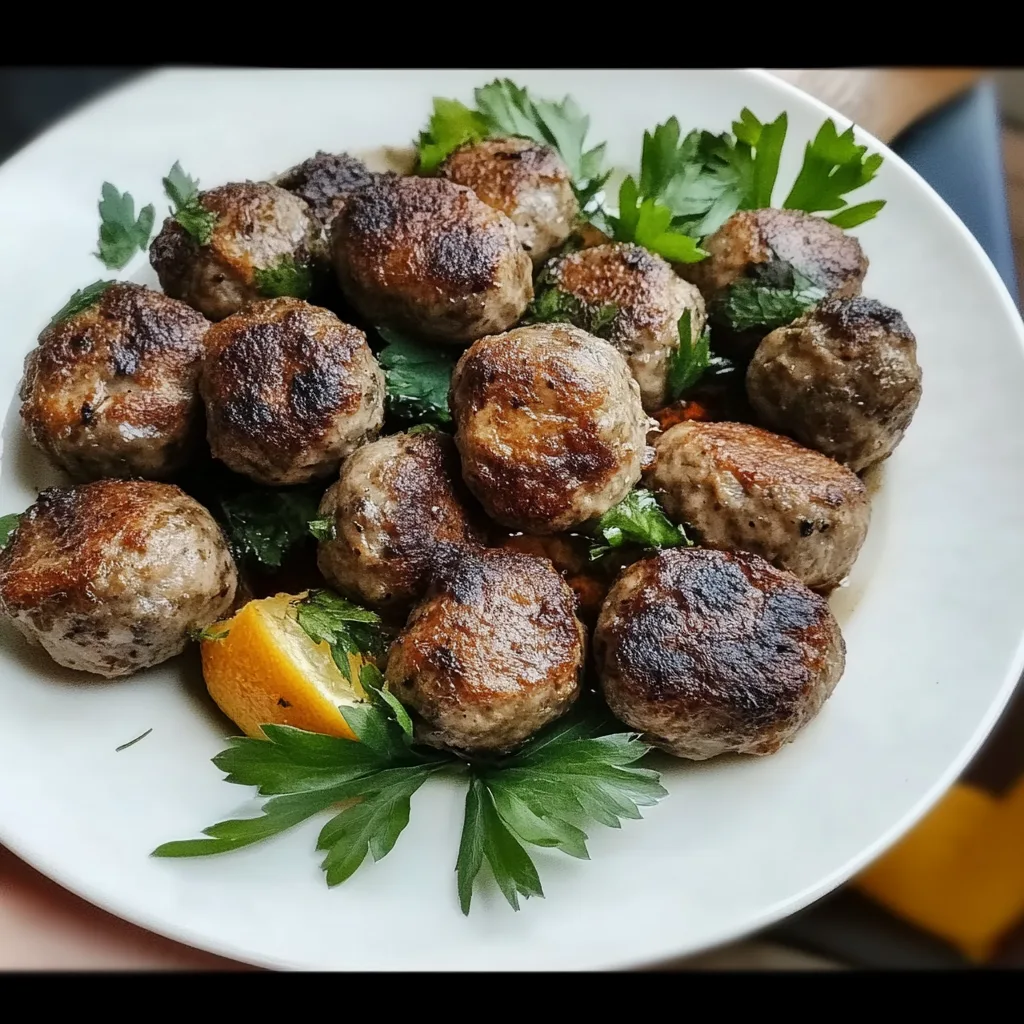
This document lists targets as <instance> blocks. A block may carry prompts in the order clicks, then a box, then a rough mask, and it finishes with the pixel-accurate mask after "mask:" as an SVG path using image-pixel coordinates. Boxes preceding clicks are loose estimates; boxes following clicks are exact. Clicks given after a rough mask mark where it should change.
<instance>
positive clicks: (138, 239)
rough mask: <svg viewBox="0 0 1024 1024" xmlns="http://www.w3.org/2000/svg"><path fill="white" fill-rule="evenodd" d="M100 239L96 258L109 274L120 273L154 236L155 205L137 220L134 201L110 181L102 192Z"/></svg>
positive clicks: (140, 214) (144, 210)
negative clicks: (113, 271)
mask: <svg viewBox="0 0 1024 1024" xmlns="http://www.w3.org/2000/svg"><path fill="white" fill-rule="evenodd" d="M99 211H100V237H99V245H98V247H97V249H98V251H97V252H96V258H97V259H98V260H100V262H101V263H103V265H104V266H105V267H107V268H108V269H109V270H120V269H121V268H122V267H123V266H124V265H125V264H126V263H127V262H128V261H129V260H130V259H131V258H132V256H133V255H134V254H135V252H136V251H137V250H145V248H146V246H147V245H148V244H149V236H150V235H151V234H152V232H153V217H154V215H155V213H156V211H155V210H154V209H153V204H152V203H150V204H149V205H148V206H144V207H143V208H142V209H141V210H140V211H139V216H138V218H137V219H136V217H135V200H134V199H133V198H132V196H131V193H129V192H124V193H121V192H118V190H117V189H116V188H115V187H114V186H113V185H111V184H110V182H109V181H105V182H103V187H102V189H101V190H100V201H99Z"/></svg>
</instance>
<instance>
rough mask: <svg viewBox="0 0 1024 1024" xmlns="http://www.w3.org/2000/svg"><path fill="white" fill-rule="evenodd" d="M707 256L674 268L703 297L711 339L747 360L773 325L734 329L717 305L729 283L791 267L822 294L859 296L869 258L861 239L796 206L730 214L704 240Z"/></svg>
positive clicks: (730, 352)
mask: <svg viewBox="0 0 1024 1024" xmlns="http://www.w3.org/2000/svg"><path fill="white" fill-rule="evenodd" d="M702 244H703V247H704V248H705V249H706V250H707V251H708V253H709V256H708V258H707V259H704V260H701V261H700V262H699V263H687V264H681V265H679V266H678V267H677V268H676V269H677V271H678V272H679V273H680V274H682V275H683V276H684V277H685V278H686V279H687V280H688V281H692V282H693V283H694V284H695V285H697V287H698V288H700V291H701V294H702V295H703V296H704V301H705V302H706V303H707V307H708V314H709V316H710V317H711V322H712V324H713V325H714V326H716V327H717V328H718V329H717V331H715V342H716V344H718V345H719V346H720V347H721V348H723V349H724V350H725V351H727V352H728V353H729V354H732V355H735V356H740V357H743V358H749V357H750V356H751V355H752V354H753V351H754V349H755V348H756V347H757V343H758V342H759V341H760V340H761V338H762V337H764V335H765V334H767V333H768V331H769V330H771V328H772V327H774V326H778V325H777V324H773V325H771V327H767V328H763V329H761V328H749V329H746V330H742V331H738V332H737V331H733V330H732V329H731V328H730V327H729V325H728V322H727V318H725V317H724V316H723V315H722V309H721V305H722V303H723V302H724V301H725V300H726V299H727V297H728V292H729V289H730V286H732V285H734V284H737V283H738V282H740V281H741V280H742V279H744V278H750V277H752V276H756V275H764V274H765V273H767V272H775V273H777V272H780V271H782V270H783V269H785V268H791V269H792V271H793V272H794V274H795V275H799V277H801V278H803V279H805V280H806V281H807V282H809V283H810V284H811V285H814V286H816V287H817V288H819V289H821V291H823V292H824V293H825V295H824V296H823V297H831V298H848V297H851V296H854V295H859V294H860V290H861V286H862V284H863V283H864V275H865V274H866V273H867V269H868V260H867V257H866V256H865V255H864V250H863V249H861V246H860V242H858V241H857V239H856V238H854V237H853V235H848V234H846V232H844V231H843V230H842V228H838V227H836V226H835V225H834V224H829V222H828V221H827V220H825V218H824V217H815V216H814V215H813V214H809V213H803V212H801V211H800V210H776V209H768V210H742V211H740V212H739V213H734V214H733V215H732V216H731V217H730V218H729V219H728V220H727V221H726V222H725V223H724V224H723V225H722V226H721V227H720V228H719V229H718V230H717V231H716V232H715V233H714V234H712V235H711V236H710V237H709V238H707V239H705V240H704V242H703V243H702Z"/></svg>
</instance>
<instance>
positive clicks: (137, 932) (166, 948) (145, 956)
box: [0, 68, 1024, 970]
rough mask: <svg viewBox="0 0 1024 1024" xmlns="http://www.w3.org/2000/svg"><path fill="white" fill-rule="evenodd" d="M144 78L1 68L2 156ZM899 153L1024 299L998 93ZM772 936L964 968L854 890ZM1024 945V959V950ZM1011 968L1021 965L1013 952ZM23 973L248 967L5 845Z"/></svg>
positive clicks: (855, 954) (748, 947) (956, 104)
mask: <svg viewBox="0 0 1024 1024" xmlns="http://www.w3.org/2000/svg"><path fill="white" fill-rule="evenodd" d="M140 70H142V69H141V68H116V69H110V68H70V69H37V68H14V69H12V68H5V69H0V159H4V158H6V157H7V156H8V155H10V153H11V152H13V151H14V150H15V149H16V148H18V147H20V146H21V145H24V144H25V142H27V141H28V140H29V139H30V138H31V137H32V136H33V135H35V134H36V133H37V132H38V131H40V130H42V129H43V128H44V127H46V126H47V125H48V124H50V123H51V122H52V121H54V120H55V119H56V118H58V117H59V116H61V115H62V114H64V113H66V112H67V111H68V110H69V109H71V108H72V107H74V106H76V105H77V104H78V103H80V102H82V101H83V100H85V99H87V98H90V97H91V96H93V95H95V94H96V93H98V92H100V91H102V90H103V89H105V88H107V87H109V86H111V85H114V84H117V83H119V82H121V81H123V80H124V79H125V78H127V77H128V76H129V75H131V74H134V73H136V72H138V71H140ZM894 148H895V149H896V150H897V152H899V153H900V154H901V155H902V156H903V157H904V158H905V159H906V160H907V161H908V162H909V163H910V164H911V165H912V166H914V167H915V168H916V169H917V170H918V171H919V172H920V173H921V174H922V176H923V177H925V178H926V179H927V180H928V181H929V182H930V183H931V184H932V186H933V187H934V188H935V189H936V190H937V191H938V192H939V194H940V195H942V197H943V198H944V199H945V200H946V201H947V202H948V203H949V204H950V206H952V207H953V209H954V210H955V211H956V212H957V213H958V214H959V216H960V217H961V219H962V220H963V221H964V223H965V224H966V225H967V227H968V228H969V229H970V230H971V231H972V232H973V233H974V235H975V237H976V238H977V239H978V241H979V242H980V243H981V244H982V246H983V247H984V248H985V250H986V251H987V252H988V254H989V256H990V257H991V259H992V261H993V263H994V264H995V266H996V268H997V269H998V271H999V273H1000V274H1001V275H1002V277H1003V280H1004V281H1005V282H1006V285H1007V287H1008V288H1009V289H1010V291H1011V293H1012V294H1013V295H1014V297H1015V298H1016V297H1017V292H1016V274H1015V270H1014V257H1013V249H1012V244H1011V237H1010V230H1009V220H1008V217H1007V210H1006V198H1005V183H1004V176H1003V167H1002V157H1001V150H1000V135H999V117H998V108H997V102H996V95H995V90H994V87H993V86H992V85H991V84H990V83H982V84H981V85H979V86H977V87H975V88H974V89H972V90H971V91H970V92H968V93H966V94H965V95H963V96H961V97H960V98H958V99H956V100H954V101H953V102H951V103H948V104H946V105H945V106H943V107H942V108H941V109H940V110H938V111H936V112H935V113H933V114H931V115H929V116H927V117H926V118H924V119H922V120H921V121H920V122H918V123H917V124H915V125H914V126H913V127H912V128H911V129H910V130H908V131H906V132H904V133H903V134H902V135H901V136H900V137H899V138H898V139H897V140H896V142H895V143H894ZM1022 731H1024V700H1022V699H1021V698H1020V696H1018V698H1017V699H1015V701H1014V702H1013V703H1012V705H1011V707H1010V708H1009V709H1008V711H1007V712H1006V714H1005V715H1004V718H1003V720H1002V722H1001V723H1000V726H999V728H998V729H997V730H996V732H995V733H994V734H993V736H992V738H991V739H990V740H989V742H988V744H987V745H986V747H985V749H984V750H983V751H982V753H981V754H980V755H979V756H978V757H977V758H976V759H975V762H974V764H973V765H972V766H971V768H970V769H969V772H968V774H969V776H970V777H971V778H972V779H973V780H974V781H978V782H982V783H984V784H986V785H987V786H989V787H991V788H995V789H1002V788H1004V787H1005V786H1006V785H1007V784H1008V783H1009V782H1010V781H1012V780H1013V779H1016V778H1017V776H1018V775H1019V774H1020V769H1021V762H1022V758H1021V755H1020V753H1019V747H1020V744H1019V737H1020V735H1021V733H1022ZM761 938H762V939H764V940H766V942H768V943H772V944H773V945H766V944H765V943H764V942H759V943H756V944H755V943H748V944H745V947H744V948H745V956H744V960H743V962H744V963H745V964H749V965H751V966H753V965H757V964H763V965H772V966H778V965H782V966H793V967H815V966H822V965H823V963H824V961H822V960H819V959H817V958H816V957H815V956H814V954H820V955H823V956H827V957H832V958H835V959H837V960H840V961H842V962H845V963H848V964H852V965H857V966H878V967H884V966H889V967H929V966H931V967H943V966H951V965H956V964H959V963H961V961H960V960H959V958H958V957H957V956H956V954H954V953H952V952H951V951H950V950H949V949H948V948H947V947H945V946H944V945H943V944H942V943H939V942H937V941H936V940H933V939H931V938H929V937H927V936H923V935H921V934H920V933H919V932H917V931H915V930H914V929H912V928H910V927H909V926H903V925H901V924H900V923H899V922H897V921H895V920H893V919H892V918H891V917H889V916H888V915H887V914H886V913H885V912H884V911H882V910H880V909H879V908H877V907H875V906H874V905H872V904H870V903H868V901H867V900H864V899H863V898H861V897H858V896H857V895H856V894H855V893H853V892H851V891H849V890H840V891H839V892H838V893H834V894H832V895H830V896H828V897H826V898H824V899H823V900H820V901H819V902H818V903H816V904H815V905H814V906H812V907H810V908H808V909H807V910H805V911H803V912H801V913H800V914H798V915H796V916H795V917H793V918H790V919H789V920H788V921H786V922H783V923H782V924H780V925H778V926H776V927H775V928H773V929H769V930H768V931H767V932H766V933H764V934H763V936H762V937H761ZM780 943H782V944H786V945H788V946H790V947H794V950H793V952H791V953H788V954H787V953H784V952H780V951H779V948H778V944H780ZM1020 945H1021V949H1022V952H1024V941H1022V942H1021V943H1020ZM800 950H802V951H803V952H800ZM729 962H730V960H729V958H728V956H723V955H721V954H713V955H711V956H709V957H705V958H698V959H697V960H696V961H692V962H691V963H693V964H694V965H695V966H718V965H721V964H728V963H729ZM1010 962H1016V961H1015V960H1014V958H1013V954H1012V953H1011V954H1010ZM1020 962H1024V959H1022V960H1021V961H1020ZM19 968H22V969H25V968H28V969H31V968H49V969H97V968H106V969H110V968H114V969H172V970H173V969H178V970H224V969H232V970H245V969H247V968H245V967H244V966H243V965H240V964H237V963H235V962H233V961H228V960H224V959H222V958H220V957H216V956H212V955H210V954H207V953H203V952H200V951H199V950H195V949H191V948H189V947H187V946H183V945H181V944H179V943H176V942H172V941H171V940H169V939H164V938H162V937H160V936H157V935H154V934H152V933H150V932H147V931H145V930H144V929H141V928H138V927H136V926H134V925H130V924H127V923H126V922H124V921H121V920H120V919H118V918H115V917H113V916H112V915H110V914H107V913H106V912H104V911H102V910H99V909H98V908H96V907H93V906H92V905H90V904H88V903H86V902H85V901H84V900H81V899H79V898H78V897H76V896H73V895H71V894H70V893H68V892H66V891H64V890H63V889H61V888H60V887H59V886H57V885H56V884H55V883H53V882H51V881H49V880H48V879H47V878H45V877H43V876H42V875H41V874H39V873H38V872H36V871H35V870H34V869H32V868H30V867H29V866H28V865H26V864H24V863H22V862H21V861H19V860H18V859H17V858H16V857H14V856H13V855H12V854H11V853H9V852H8V851H6V850H4V849H3V848H0V969H19Z"/></svg>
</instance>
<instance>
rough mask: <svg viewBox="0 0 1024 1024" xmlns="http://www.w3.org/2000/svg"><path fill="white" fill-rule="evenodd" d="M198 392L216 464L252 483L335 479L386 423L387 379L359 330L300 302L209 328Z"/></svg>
mask: <svg viewBox="0 0 1024 1024" xmlns="http://www.w3.org/2000/svg"><path fill="white" fill-rule="evenodd" d="M207 348H208V355H207V358H206V361H205V362H204V364H203V370H202V377H201V379H200V390H201V392H202V396H203V402H204V403H205V405H206V418H207V431H208V436H209V441H210V450H211V451H212V452H213V454H214V456H215V457H216V458H218V459H220V460H221V462H223V463H225V465H227V466H229V467H230V468H231V469H233V470H234V471H235V472H236V473H243V474H244V475H245V476H248V477H250V478H251V479H253V480H256V481H257V482H259V483H264V484H271V485H285V484H298V483H305V482H306V481H309V480H314V479H317V478H318V477H326V476H330V475H331V474H332V473H335V472H337V469H338V467H339V465H340V464H341V460H342V459H344V458H345V456H347V455H348V454H349V453H350V452H352V451H354V450H355V449H356V448H358V447H359V445H361V444H363V443H364V442H366V441H368V440H371V439H372V438H374V437H375V436H376V435H377V431H378V430H380V426H381V423H383V421H384V374H383V371H382V370H381V368H380V367H379V366H378V365H377V360H376V359H374V358H373V353H372V352H371V351H370V347H369V346H368V345H367V343H366V335H364V334H363V332H362V331H360V330H359V329H358V328H355V327H350V326H349V325H348V324H346V323H342V322H341V321H340V320H339V319H338V318H337V317H336V316H335V315H334V314H333V313H332V312H330V310H327V309H322V308H321V307H319V306H311V305H310V304H309V303H308V302H303V301H302V300H301V299H290V298H284V299H269V300H266V301H263V302H254V303H252V304H250V305H248V306H246V307H245V308H244V309H243V310H242V311H241V312H239V313H235V314H234V315H233V316H230V317H228V318H227V319H226V320H222V321H221V322H220V323H219V324H216V325H215V326H213V327H211V328H210V331H209V334H208V335H207Z"/></svg>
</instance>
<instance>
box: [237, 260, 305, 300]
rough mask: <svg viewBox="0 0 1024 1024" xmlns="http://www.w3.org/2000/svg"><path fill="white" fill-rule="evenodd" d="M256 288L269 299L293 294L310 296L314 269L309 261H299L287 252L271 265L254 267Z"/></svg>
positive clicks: (299, 297) (253, 273) (303, 297)
mask: <svg viewBox="0 0 1024 1024" xmlns="http://www.w3.org/2000/svg"><path fill="white" fill-rule="evenodd" d="M252 276H253V280H254V281H255V283H256V289H257V291H258V292H259V293H260V295H265V296H266V297H267V298H268V299H276V298H280V297H281V296H282V295H293V296H295V298H297V299H307V298H309V294H310V292H311V291H312V290H313V270H312V268H311V267H310V265H309V264H308V263H298V262H296V260H295V257H294V256H292V255H291V254H290V253H285V254H284V255H283V256H281V258H280V259H279V260H278V261H277V262H276V263H275V264H274V265H273V266H270V267H266V268H263V267H254V268H253V272H252Z"/></svg>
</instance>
